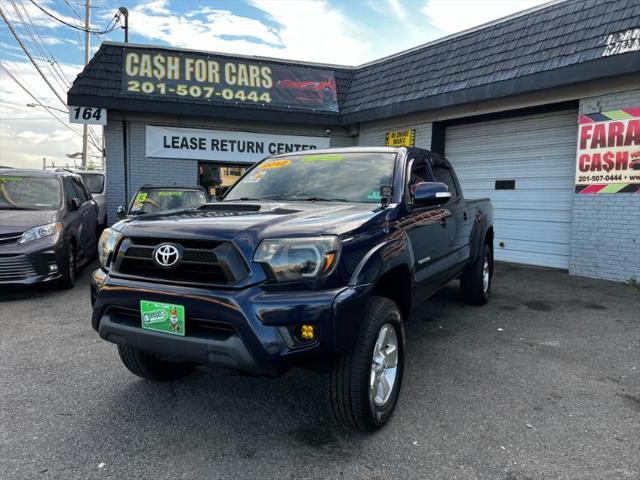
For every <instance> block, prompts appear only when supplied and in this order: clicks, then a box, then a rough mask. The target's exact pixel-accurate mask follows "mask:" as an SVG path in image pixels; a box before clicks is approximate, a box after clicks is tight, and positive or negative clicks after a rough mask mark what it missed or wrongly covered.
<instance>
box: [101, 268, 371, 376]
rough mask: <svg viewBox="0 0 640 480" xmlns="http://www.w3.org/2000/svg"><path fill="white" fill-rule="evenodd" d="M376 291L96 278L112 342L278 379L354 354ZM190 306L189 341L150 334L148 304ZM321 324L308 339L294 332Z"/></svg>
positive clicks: (107, 336)
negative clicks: (143, 311) (144, 312)
mask: <svg viewBox="0 0 640 480" xmlns="http://www.w3.org/2000/svg"><path fill="white" fill-rule="evenodd" d="M368 291H369V286H359V287H343V288H338V289H332V290H312V291H309V290H305V291H287V292H282V291H278V292H275V291H268V290H267V289H265V288H263V287H262V286H260V285H254V286H251V287H247V288H243V289H241V290H234V289H211V288H201V287H182V286H174V285H167V284H157V283H153V282H145V281H138V280H135V281H134V280H131V279H125V278H118V277H116V276H111V275H109V274H106V273H105V272H104V271H102V270H100V269H99V270H97V271H95V272H94V274H93V282H92V303H93V305H94V310H93V316H92V326H93V328H94V329H95V330H96V331H97V332H98V333H99V335H100V337H101V338H103V339H104V340H107V341H110V342H113V343H116V344H120V345H128V346H130V347H133V348H136V349H139V350H143V351H146V352H150V353H156V354H159V355H162V356H164V357H167V358H169V359H175V360H185V361H191V362H195V363H199V364H203V365H216V366H223V367H227V368H232V369H235V370H239V371H243V372H248V373H254V374H259V375H269V376H274V375H278V374H280V373H282V372H283V371H286V370H287V369H288V368H290V367H293V366H302V367H308V368H314V369H321V368H323V367H326V366H327V365H328V364H329V360H330V359H331V358H332V356H333V355H335V354H336V353H337V352H343V353H344V352H349V351H350V350H351V347H352V345H353V339H354V337H355V334H356V331H357V325H358V324H359V320H360V318H361V312H362V311H363V309H364V302H365V298H366V296H367V295H368ZM143 299H144V300H149V301H156V302H164V303H175V304H179V305H183V306H184V307H185V315H186V323H185V331H186V335H185V336H184V337H179V336H174V335H170V334H165V333H158V332H153V331H149V330H145V329H142V327H141V321H140V300H143ZM302 324H307V325H313V326H314V330H315V332H316V337H315V339H314V340H312V341H308V342H302V341H299V340H296V339H295V335H294V334H293V332H295V331H296V328H298V327H299V326H300V325H302Z"/></svg>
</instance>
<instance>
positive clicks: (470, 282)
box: [460, 243, 493, 305]
mask: <svg viewBox="0 0 640 480" xmlns="http://www.w3.org/2000/svg"><path fill="white" fill-rule="evenodd" d="M492 279H493V256H492V255H491V249H490V248H489V245H487V244H486V243H485V244H484V245H483V247H482V251H481V252H480V255H478V258H477V259H476V261H475V262H474V263H473V265H472V266H471V267H470V268H469V270H467V271H465V272H464V273H463V274H462V277H460V292H461V293H462V298H463V300H464V301H465V302H467V303H471V304H473V305H484V304H485V303H487V302H488V301H489V296H490V295H491V280H492Z"/></svg>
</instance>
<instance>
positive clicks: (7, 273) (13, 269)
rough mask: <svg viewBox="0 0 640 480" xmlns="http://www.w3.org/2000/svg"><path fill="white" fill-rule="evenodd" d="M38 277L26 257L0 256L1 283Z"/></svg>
mask: <svg viewBox="0 0 640 480" xmlns="http://www.w3.org/2000/svg"><path fill="white" fill-rule="evenodd" d="M35 275H36V270H35V269H34V268H33V265H31V262H30V261H29V259H28V258H27V257H26V256H25V255H0V281H11V280H22V279H24V278H27V277H33V276H35Z"/></svg>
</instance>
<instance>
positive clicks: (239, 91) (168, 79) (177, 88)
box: [122, 48, 338, 112]
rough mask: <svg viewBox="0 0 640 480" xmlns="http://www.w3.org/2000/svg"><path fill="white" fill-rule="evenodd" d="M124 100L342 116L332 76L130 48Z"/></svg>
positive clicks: (303, 69) (125, 59) (261, 63)
mask: <svg viewBox="0 0 640 480" xmlns="http://www.w3.org/2000/svg"><path fill="white" fill-rule="evenodd" d="M122 71H123V74H122V94H123V95H124V96H127V97H154V98H155V99H162V98H172V99H176V98H181V99H183V101H186V102H196V103H219V104H227V105H229V106H238V105H245V106H248V105H261V106H272V107H280V108H282V107H285V108H296V109H301V110H312V111H327V112H337V111H338V99H337V95H336V81H335V77H334V74H333V71H331V70H324V69H321V68H316V67H305V66H297V65H290V64H284V63H276V62H266V61H258V60H251V59H243V58H234V57H226V56H221V55H207V54H201V53H197V52H182V51H177V50H176V51H173V50H169V51H166V50H153V49H146V48H145V49H141V48H125V50H124V54H123V64H122Z"/></svg>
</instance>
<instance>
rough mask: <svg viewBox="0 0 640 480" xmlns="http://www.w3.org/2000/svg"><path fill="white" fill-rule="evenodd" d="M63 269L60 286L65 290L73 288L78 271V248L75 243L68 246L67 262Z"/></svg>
mask: <svg viewBox="0 0 640 480" xmlns="http://www.w3.org/2000/svg"><path fill="white" fill-rule="evenodd" d="M62 268H63V272H62V278H61V279H60V286H61V287H62V288H65V289H69V288H73V286H74V285H75V283H76V271H77V269H78V265H77V255H76V247H75V246H74V245H73V243H69V245H68V246H67V254H66V261H65V263H64V265H63V266H62Z"/></svg>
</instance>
